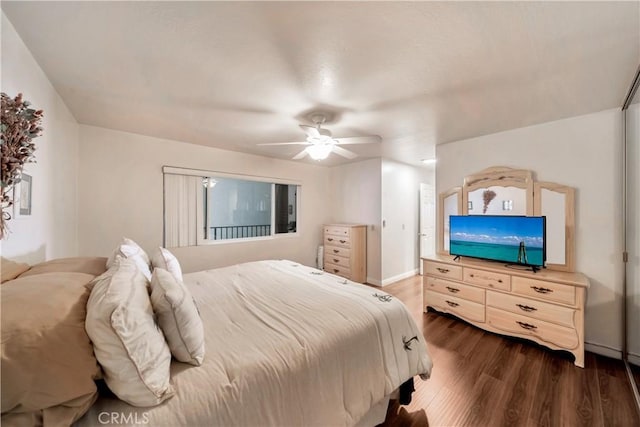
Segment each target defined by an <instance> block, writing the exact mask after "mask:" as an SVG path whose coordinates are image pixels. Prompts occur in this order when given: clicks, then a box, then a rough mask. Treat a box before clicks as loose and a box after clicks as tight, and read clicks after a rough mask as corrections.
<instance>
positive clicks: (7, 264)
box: [0, 257, 29, 283]
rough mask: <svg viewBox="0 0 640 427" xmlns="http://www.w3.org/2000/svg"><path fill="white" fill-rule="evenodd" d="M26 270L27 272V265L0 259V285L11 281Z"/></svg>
mask: <svg viewBox="0 0 640 427" xmlns="http://www.w3.org/2000/svg"><path fill="white" fill-rule="evenodd" d="M27 270H29V264H25V263H22V262H15V261H11V260H10V259H7V258H5V257H2V258H1V259H0V276H1V277H0V283H4V282H6V281H9V280H13V279H15V278H16V277H18V276H19V275H21V274H22V273H24V272H25V271H27Z"/></svg>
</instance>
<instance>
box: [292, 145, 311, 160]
mask: <svg viewBox="0 0 640 427" xmlns="http://www.w3.org/2000/svg"><path fill="white" fill-rule="evenodd" d="M306 155H307V149H306V148H305V149H304V150H302V151H301V152H299V153H298V154H296V155H295V156H294V157H293V158H292V159H291V160H300V159H303V158H304V157H305V156H306Z"/></svg>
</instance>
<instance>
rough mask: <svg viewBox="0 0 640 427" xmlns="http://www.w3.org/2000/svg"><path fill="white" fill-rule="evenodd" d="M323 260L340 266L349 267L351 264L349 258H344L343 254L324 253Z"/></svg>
mask: <svg viewBox="0 0 640 427" xmlns="http://www.w3.org/2000/svg"><path fill="white" fill-rule="evenodd" d="M324 261H325V262H326V263H329V264H333V265H337V266H340V267H346V268H350V266H351V263H350V260H349V258H345V257H343V256H337V255H329V256H326V254H325V258H324Z"/></svg>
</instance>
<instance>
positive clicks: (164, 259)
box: [151, 248, 182, 282]
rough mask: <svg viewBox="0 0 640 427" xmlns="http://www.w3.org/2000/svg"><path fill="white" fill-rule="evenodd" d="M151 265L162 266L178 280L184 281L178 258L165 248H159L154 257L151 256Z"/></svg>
mask: <svg viewBox="0 0 640 427" xmlns="http://www.w3.org/2000/svg"><path fill="white" fill-rule="evenodd" d="M151 265H152V266H153V268H162V269H164V270H167V271H168V272H169V273H171V274H173V277H175V278H176V280H177V281H178V282H182V269H181V268H180V263H179V262H178V258H176V257H175V256H174V255H173V254H172V253H171V252H169V251H168V250H166V249H165V248H158V250H157V251H156V253H155V254H153V257H152V258H151Z"/></svg>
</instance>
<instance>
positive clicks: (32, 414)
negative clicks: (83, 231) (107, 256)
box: [0, 273, 100, 426]
mask: <svg viewBox="0 0 640 427" xmlns="http://www.w3.org/2000/svg"><path fill="white" fill-rule="evenodd" d="M93 278H94V276H92V275H89V274H83V273H44V274H38V275H34V276H28V277H20V278H18V279H15V280H12V281H10V282H8V283H6V284H4V285H3V286H2V287H1V288H0V292H1V295H0V298H1V301H2V315H1V316H2V319H1V322H2V353H1V354H2V380H1V381H2V384H1V387H2V393H1V400H2V424H3V425H16V423H18V425H19V420H29V419H32V418H33V419H40V420H44V425H45V426H47V425H52V426H53V425H56V426H57V425H70V424H72V423H73V422H74V421H75V420H77V419H79V418H80V417H81V416H82V415H83V414H84V413H85V412H86V411H87V410H88V409H89V407H90V406H91V405H92V404H93V402H94V401H95V399H96V398H97V396H98V394H97V390H96V385H95V382H94V379H95V378H98V377H99V375H100V367H99V366H98V362H97V360H96V358H95V356H94V354H93V347H92V346H91V341H90V340H89V336H88V335H87V333H86V331H85V329H84V322H85V316H86V306H87V300H88V298H89V290H88V289H87V288H86V287H85V286H83V285H85V284H87V283H89V282H90V281H91V280H92V279H93ZM40 422H43V421H40Z"/></svg>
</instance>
